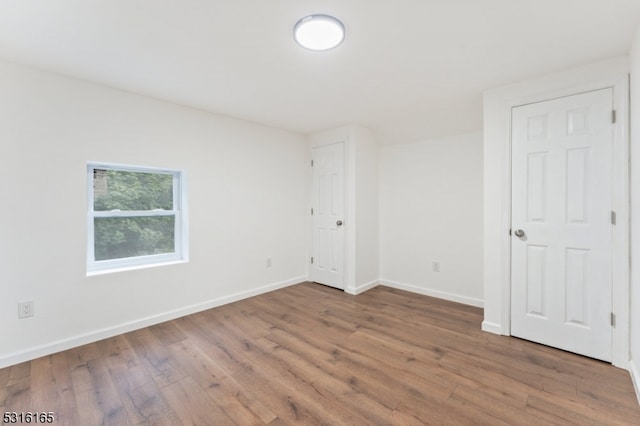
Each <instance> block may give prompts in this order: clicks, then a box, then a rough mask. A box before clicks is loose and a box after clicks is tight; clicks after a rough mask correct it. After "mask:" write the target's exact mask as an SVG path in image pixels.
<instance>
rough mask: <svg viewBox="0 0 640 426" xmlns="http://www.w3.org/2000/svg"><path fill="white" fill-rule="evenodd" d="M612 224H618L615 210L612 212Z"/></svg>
mask: <svg viewBox="0 0 640 426" xmlns="http://www.w3.org/2000/svg"><path fill="white" fill-rule="evenodd" d="M611 224H612V225H615V224H616V212H614V211H612V212H611Z"/></svg>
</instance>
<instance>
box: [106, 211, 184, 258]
mask: <svg viewBox="0 0 640 426" xmlns="http://www.w3.org/2000/svg"><path fill="white" fill-rule="evenodd" d="M174 224H175V216H153V217H107V218H94V226H95V240H94V241H95V259H96V261H100V260H109V259H123V258H127V257H137V256H147V255H152V254H164V253H173V252H174V250H175V244H174V242H175V238H174Z"/></svg>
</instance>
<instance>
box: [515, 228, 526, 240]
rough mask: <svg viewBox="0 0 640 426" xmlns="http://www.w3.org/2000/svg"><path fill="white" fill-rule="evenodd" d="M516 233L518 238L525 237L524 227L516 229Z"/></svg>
mask: <svg viewBox="0 0 640 426" xmlns="http://www.w3.org/2000/svg"><path fill="white" fill-rule="evenodd" d="M514 234H515V235H516V237H518V238H522V237H524V231H523V230H522V229H516V232H514Z"/></svg>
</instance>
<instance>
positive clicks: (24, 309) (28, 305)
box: [18, 300, 35, 318]
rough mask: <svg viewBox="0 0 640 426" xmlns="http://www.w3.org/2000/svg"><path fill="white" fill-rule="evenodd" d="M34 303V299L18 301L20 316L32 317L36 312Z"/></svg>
mask: <svg viewBox="0 0 640 426" xmlns="http://www.w3.org/2000/svg"><path fill="white" fill-rule="evenodd" d="M33 309H34V304H33V300H29V301H26V302H19V303H18V318H29V317H32V316H33V315H34V314H35V312H34V310H33Z"/></svg>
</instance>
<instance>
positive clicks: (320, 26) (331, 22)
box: [293, 15, 344, 50]
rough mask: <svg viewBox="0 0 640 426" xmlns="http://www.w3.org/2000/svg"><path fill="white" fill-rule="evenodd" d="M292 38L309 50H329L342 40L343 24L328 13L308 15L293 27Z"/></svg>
mask: <svg viewBox="0 0 640 426" xmlns="http://www.w3.org/2000/svg"><path fill="white" fill-rule="evenodd" d="M293 38H294V39H295V41H296V43H298V44H299V45H300V46H302V47H305V48H307V49H310V50H329V49H333V48H334V47H336V46H338V45H339V44H340V43H342V41H343V40H344V25H342V22H340V21H339V20H338V19H336V18H334V17H333V16H329V15H309V16H305V17H304V18H302V19H300V20H299V21H298V22H297V23H296V26H295V27H293Z"/></svg>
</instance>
